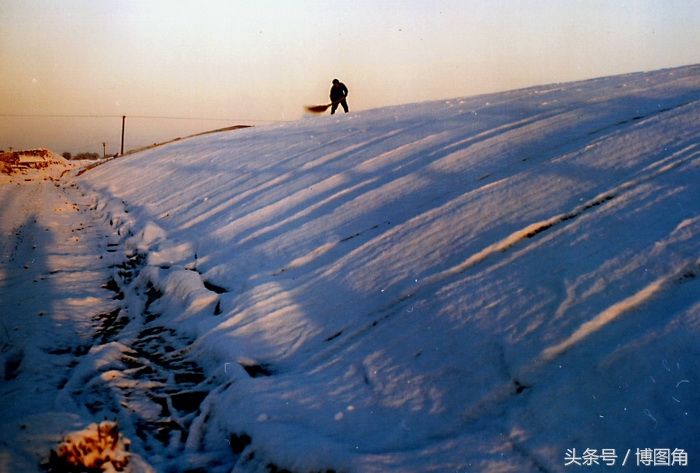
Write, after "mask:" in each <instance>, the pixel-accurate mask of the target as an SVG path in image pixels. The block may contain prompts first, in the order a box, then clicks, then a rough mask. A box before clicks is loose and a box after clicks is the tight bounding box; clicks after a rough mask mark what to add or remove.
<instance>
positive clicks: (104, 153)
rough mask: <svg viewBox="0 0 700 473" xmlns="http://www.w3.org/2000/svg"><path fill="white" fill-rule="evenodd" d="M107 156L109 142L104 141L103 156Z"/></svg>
mask: <svg viewBox="0 0 700 473" xmlns="http://www.w3.org/2000/svg"><path fill="white" fill-rule="evenodd" d="M106 157H107V143H106V142H104V141H103V142H102V158H106Z"/></svg>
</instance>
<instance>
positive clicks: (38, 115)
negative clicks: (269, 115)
mask: <svg viewBox="0 0 700 473" xmlns="http://www.w3.org/2000/svg"><path fill="white" fill-rule="evenodd" d="M123 116H124V115H98V114H92V115H79V114H42V113H0V117H2V118H122V117H123ZM126 116H127V118H137V119H146V120H191V121H221V122H258V123H277V122H290V121H292V120H263V119H253V118H218V117H217V118H214V117H175V116H161V115H126Z"/></svg>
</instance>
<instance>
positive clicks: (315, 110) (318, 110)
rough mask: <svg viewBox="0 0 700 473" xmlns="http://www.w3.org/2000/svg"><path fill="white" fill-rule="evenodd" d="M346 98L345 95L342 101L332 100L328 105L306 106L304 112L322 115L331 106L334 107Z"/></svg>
mask: <svg viewBox="0 0 700 473" xmlns="http://www.w3.org/2000/svg"><path fill="white" fill-rule="evenodd" d="M346 97H347V95H346V96H345V97H343V98H342V99H338V100H334V101H333V102H331V103H329V104H328V105H307V106H306V110H307V111H308V112H311V113H323V112H325V111H326V110H328V107H330V106H331V105H335V104H337V103H340V102H342V101H343V100H345V98H346Z"/></svg>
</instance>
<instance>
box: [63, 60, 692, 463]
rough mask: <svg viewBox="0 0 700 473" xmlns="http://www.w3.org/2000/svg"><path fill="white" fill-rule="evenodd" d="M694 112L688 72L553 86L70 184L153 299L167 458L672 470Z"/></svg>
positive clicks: (686, 336)
mask: <svg viewBox="0 0 700 473" xmlns="http://www.w3.org/2000/svg"><path fill="white" fill-rule="evenodd" d="M699 100H700V67H699V66H690V67H684V68H678V69H671V70H663V71H658V72H651V73H640V74H630V75H624V76H616V77H609V78H602V79H595V80H589V81H584V82H577V83H569V84H553V85H549V86H543V87H535V88H529V89H524V90H517V91H512V92H506V93H500V94H493V95H486V96H479V97H470V98H462V99H455V100H447V101H439V102H431V103H421V104H413V105H406V106H400V107H392V108H385V109H378V110H370V111H365V112H361V113H355V114H349V115H347V116H338V117H333V118H329V117H318V118H311V119H307V120H302V121H299V122H296V123H289V124H284V125H276V126H269V127H261V128H250V129H245V130H240V131H233V132H227V133H219V134H214V135H208V136H202V137H197V138H192V139H188V140H183V141H179V142H176V143H173V144H170V145H167V146H163V147H160V148H156V149H152V150H149V151H146V152H142V153H138V154H135V155H132V156H128V157H125V158H122V159H117V160H113V161H111V162H109V163H106V164H104V165H102V166H99V167H96V168H95V169H92V170H90V171H89V172H86V173H85V174H83V175H82V176H80V177H79V178H77V180H76V182H77V183H78V185H79V186H81V187H83V188H85V189H91V190H92V191H94V192H95V193H96V194H97V196H98V202H97V211H99V212H101V215H103V217H104V218H105V219H106V220H108V221H110V222H111V223H112V225H113V227H114V228H117V229H118V230H119V233H120V234H121V235H123V240H122V242H123V245H124V248H125V251H126V253H127V255H129V256H132V257H133V256H134V255H141V257H142V258H144V260H145V262H144V268H143V270H142V271H141V274H140V276H139V280H138V281H134V282H133V283H130V284H132V285H136V284H138V285H140V287H141V288H145V287H146V286H145V285H146V284H149V285H151V287H152V288H153V289H152V290H154V291H158V293H159V294H158V296H159V297H158V298H157V299H156V298H151V300H149V301H145V298H146V296H145V295H143V294H145V292H146V291H145V289H143V290H142V291H141V292H140V294H142V295H143V296H142V297H143V299H144V300H143V301H142V302H141V306H140V307H143V308H147V309H148V311H147V312H148V313H151V314H157V316H153V317H150V318H148V317H146V318H142V320H141V321H140V322H136V321H132V322H131V323H132V324H133V323H141V324H143V326H144V327H148V324H154V323H157V324H159V325H162V326H167V327H168V329H171V330H174V331H176V332H177V333H178V334H181V335H182V336H183V337H187V338H188V339H189V340H191V344H190V345H189V348H188V350H189V354H190V355H191V356H192V358H193V359H196V360H197V362H198V363H199V364H200V365H201V366H203V367H204V370H205V373H206V376H207V379H208V382H209V383H210V384H209V386H210V387H211V389H210V390H209V391H208V394H207V395H206V398H205V399H204V401H203V402H202V404H201V406H200V408H199V409H198V410H197V412H196V415H195V418H194V420H193V421H192V424H191V428H190V430H189V432H188V433H187V441H186V448H187V449H188V451H192V452H194V451H198V450H199V449H204V450H207V449H216V448H221V447H222V446H225V447H228V445H229V444H231V446H232V447H233V450H234V457H233V459H232V462H233V464H234V465H235V466H234V467H233V470H234V471H237V472H238V471H267V470H269V469H272V468H277V467H279V468H287V469H290V470H294V471H319V470H325V469H334V470H336V471H362V472H369V471H402V472H406V471H518V472H523V471H564V470H565V463H566V462H567V461H568V460H570V459H571V454H572V453H575V452H579V456H580V453H582V452H584V451H585V450H586V449H589V458H590V451H594V452H598V453H600V452H602V451H603V450H605V451H606V453H607V454H608V455H607V457H606V459H607V460H610V459H611V458H612V457H611V454H613V453H614V454H615V455H616V456H615V458H614V459H613V461H616V462H617V465H622V462H623V459H624V458H623V457H625V456H626V454H627V456H628V457H629V459H624V460H625V461H627V462H629V463H628V464H633V462H634V461H639V459H640V455H639V451H640V450H642V449H647V448H667V449H670V450H671V451H673V450H674V449H676V451H683V452H685V453H687V455H688V457H689V459H690V461H691V462H695V461H700V443H699V440H698V439H699V438H700V435H699V434H700V428H699V427H698V425H700V424H699V423H698V418H697V416H698V412H699V410H700V394H699V391H698V389H697V384H698V382H700V379H699V378H698V370H697V367H698V363H699V362H700V348H699V347H698V343H697V340H698V336H699V335H700V333H699V332H700V290H699V289H700V278H699V277H698V275H699V274H700V213H699V210H700V187H699V186H698V182H700V127H699V126H698V123H700V101H699ZM133 297H136V296H133ZM127 299H128V297H127ZM133 304H134V302H133V301H132V306H133ZM132 312H133V311H132ZM136 315H137V314H134V313H132V314H131V316H132V317H135V316H136ZM112 368H114V367H112ZM240 439H245V441H244V442H240ZM132 440H133V439H132ZM234 443H235V445H233V444H234ZM133 447H134V450H135V451H137V450H138V446H137V445H133ZM574 449H575V452H574ZM143 455H144V456H145V457H146V458H147V457H148V455H147V454H145V453H144V454H143ZM574 456H575V455H574ZM598 460H599V464H600V465H603V463H602V460H600V458H599V459H598ZM273 465H274V466H273ZM229 468H230V465H229Z"/></svg>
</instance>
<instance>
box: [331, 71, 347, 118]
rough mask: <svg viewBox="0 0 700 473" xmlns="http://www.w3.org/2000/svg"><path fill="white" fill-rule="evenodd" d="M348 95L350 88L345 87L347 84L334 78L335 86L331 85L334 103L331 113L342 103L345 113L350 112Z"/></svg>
mask: <svg viewBox="0 0 700 473" xmlns="http://www.w3.org/2000/svg"><path fill="white" fill-rule="evenodd" d="M347 96H348V88H347V87H345V84H343V83H342V82H340V81H339V80H338V79H333V86H332V87H331V102H332V103H333V105H331V115H333V114H334V113H335V111H336V110H337V109H338V105H342V106H343V110H345V113H348V102H347V101H346V100H345V97H347Z"/></svg>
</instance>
